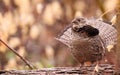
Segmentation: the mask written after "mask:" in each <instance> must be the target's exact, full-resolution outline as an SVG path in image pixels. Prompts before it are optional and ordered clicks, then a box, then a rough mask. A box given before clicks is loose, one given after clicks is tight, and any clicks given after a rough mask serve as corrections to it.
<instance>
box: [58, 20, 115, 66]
mask: <svg viewBox="0 0 120 75" xmlns="http://www.w3.org/2000/svg"><path fill="white" fill-rule="evenodd" d="M116 37H117V31H116V29H115V28H114V27H113V26H112V25H110V24H107V23H105V22H103V21H100V20H98V19H86V18H76V19H74V20H73V21H72V23H71V24H70V26H69V27H66V29H64V31H63V32H62V33H61V34H60V35H59V36H58V37H57V40H59V41H61V42H62V43H64V44H65V45H67V46H68V47H69V48H70V51H71V53H72V55H73V56H74V57H75V59H76V60H77V61H79V62H80V63H81V64H82V65H83V64H84V62H88V61H90V62H92V63H94V62H96V61H99V60H101V59H102V58H103V57H104V55H105V51H106V49H107V46H109V45H115V44H116V40H117V38H116Z"/></svg>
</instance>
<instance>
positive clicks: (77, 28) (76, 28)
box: [72, 25, 82, 32]
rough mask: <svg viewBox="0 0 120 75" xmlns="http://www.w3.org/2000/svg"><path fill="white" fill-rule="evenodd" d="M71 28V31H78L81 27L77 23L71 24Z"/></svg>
mask: <svg viewBox="0 0 120 75" xmlns="http://www.w3.org/2000/svg"><path fill="white" fill-rule="evenodd" d="M72 29H73V31H75V32H80V31H81V30H82V28H80V27H79V26H78V25H73V26H72Z"/></svg>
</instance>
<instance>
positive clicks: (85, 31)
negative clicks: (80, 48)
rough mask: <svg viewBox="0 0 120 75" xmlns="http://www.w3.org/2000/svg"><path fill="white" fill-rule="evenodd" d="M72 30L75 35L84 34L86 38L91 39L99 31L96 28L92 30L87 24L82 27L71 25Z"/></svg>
mask: <svg viewBox="0 0 120 75" xmlns="http://www.w3.org/2000/svg"><path fill="white" fill-rule="evenodd" d="M72 30H73V31H74V32H76V33H80V34H85V35H87V36H88V37H93V36H96V35H98V34H99V30H98V29H97V28H94V27H92V26H90V25H87V24H86V25H83V26H79V25H73V26H72Z"/></svg>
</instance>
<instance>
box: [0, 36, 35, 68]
mask: <svg viewBox="0 0 120 75" xmlns="http://www.w3.org/2000/svg"><path fill="white" fill-rule="evenodd" d="M0 42H2V43H3V44H4V45H5V46H7V47H8V48H9V49H10V50H11V51H12V52H13V53H15V54H16V55H17V56H18V57H19V58H20V59H21V60H23V62H25V64H26V65H27V66H28V67H29V68H30V69H33V66H32V65H31V64H30V63H29V62H28V61H27V60H26V59H25V58H23V57H22V56H21V55H19V54H18V53H17V51H16V50H15V49H13V48H11V47H10V46H9V45H8V44H7V43H5V42H4V41H3V40H2V39H1V38H0Z"/></svg>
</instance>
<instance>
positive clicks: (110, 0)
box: [0, 0, 119, 70]
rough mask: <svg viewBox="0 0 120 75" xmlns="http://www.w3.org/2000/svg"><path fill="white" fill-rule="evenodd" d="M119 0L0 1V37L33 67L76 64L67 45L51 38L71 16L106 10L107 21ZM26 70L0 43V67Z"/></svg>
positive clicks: (77, 64) (113, 12)
mask: <svg viewBox="0 0 120 75" xmlns="http://www.w3.org/2000/svg"><path fill="white" fill-rule="evenodd" d="M118 1H119V0H0V39H3V40H4V41H5V42H6V43H7V44H8V45H9V46H10V47H12V48H14V49H15V50H16V51H17V52H18V53H19V54H20V55H21V56H22V57H24V58H26V59H27V60H29V62H31V63H32V64H33V65H34V66H36V67H37V68H44V67H72V66H79V63H78V62H76V61H75V60H74V58H73V57H72V55H71V54H70V51H69V48H67V47H66V46H65V45H63V44H62V43H60V42H59V41H56V40H55V39H54V38H55V37H56V36H57V35H58V34H59V33H60V32H61V30H63V29H64V28H65V27H66V26H67V25H68V24H69V23H70V22H71V20H72V19H74V18H75V17H78V16H83V17H87V18H90V17H95V18H100V16H101V15H102V14H103V13H104V12H106V11H108V10H111V11H109V12H108V13H107V14H106V15H104V16H103V19H105V20H108V21H109V20H110V19H111V18H112V17H113V16H114V15H115V11H114V10H112V9H114V8H115V7H116V5H117V3H118ZM11 69H28V68H27V67H26V65H25V63H24V62H23V61H22V60H21V59H20V58H19V57H17V56H16V55H15V54H14V53H13V52H11V51H10V50H9V49H8V48H7V47H6V46H4V45H3V44H2V43H1V42H0V70H11Z"/></svg>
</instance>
